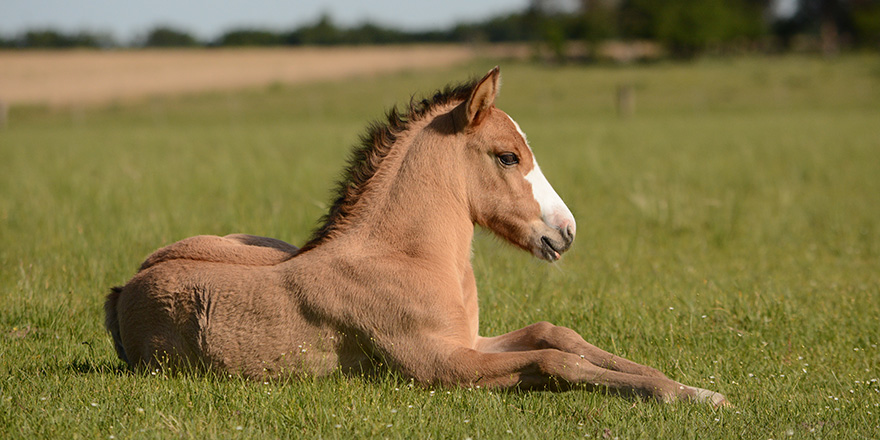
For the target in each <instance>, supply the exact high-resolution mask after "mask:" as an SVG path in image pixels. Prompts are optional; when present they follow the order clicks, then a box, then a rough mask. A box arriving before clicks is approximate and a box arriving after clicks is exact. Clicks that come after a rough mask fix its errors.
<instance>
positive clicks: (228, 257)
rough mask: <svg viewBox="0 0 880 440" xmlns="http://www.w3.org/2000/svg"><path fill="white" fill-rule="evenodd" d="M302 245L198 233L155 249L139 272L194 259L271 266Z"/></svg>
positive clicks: (251, 236)
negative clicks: (164, 263)
mask: <svg viewBox="0 0 880 440" xmlns="http://www.w3.org/2000/svg"><path fill="white" fill-rule="evenodd" d="M298 252H299V248H297V247H296V246H293V245H291V244H289V243H286V242H284V241H281V240H277V239H274V238H268V237H259V236H256V235H247V234H232V235H227V236H225V237H220V236H216V235H197V236H195V237H189V238H186V239H183V240H180V241H178V242H176V243H172V244H170V245H168V246H165V247H163V248H161V249H159V250H157V251H156V252H153V253H152V254H151V255H150V256H149V257H147V259H146V260H145V261H144V262H143V264H141V267H140V269H139V271H143V270H145V269H148V268H150V267H153V266H155V265H157V264H159V263H163V262H166V261H171V260H194V261H205V262H209V263H226V264H238V265H244V266H271V265H275V264H279V263H282V262H284V261H287V260H289V259H291V258H293V257H294V256H295V255H296V254H297V253H298Z"/></svg>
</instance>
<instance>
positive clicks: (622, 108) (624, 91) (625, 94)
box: [617, 84, 636, 118]
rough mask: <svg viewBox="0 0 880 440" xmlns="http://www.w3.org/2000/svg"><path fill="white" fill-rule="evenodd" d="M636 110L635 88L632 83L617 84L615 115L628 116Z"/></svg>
mask: <svg viewBox="0 0 880 440" xmlns="http://www.w3.org/2000/svg"><path fill="white" fill-rule="evenodd" d="M635 112H636V90H635V88H634V87H633V86H632V84H618V85H617V116H619V117H621V118H628V117H630V116H632V115H633V114H635Z"/></svg>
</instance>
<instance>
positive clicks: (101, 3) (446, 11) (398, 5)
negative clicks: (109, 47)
mask: <svg viewBox="0 0 880 440" xmlns="http://www.w3.org/2000/svg"><path fill="white" fill-rule="evenodd" d="M528 3H529V1H528V0H479V1H477V0H440V1H437V0H410V1H400V0H397V1H391V0H334V1H330V0H288V1H282V0H251V1H246V0H219V1H218V0H213V1H212V0H139V1H132V0H76V1H72V0H2V1H0V35H5V36H11V35H15V34H18V33H20V32H21V31H23V30H27V29H35V28H46V27H51V28H55V29H59V30H62V31H65V32H71V31H79V30H90V31H100V32H109V33H111V35H113V36H114V37H115V38H117V39H120V40H123V41H125V40H130V39H132V38H135V37H137V36H139V35H143V34H145V33H146V32H147V31H148V30H150V29H151V28H152V27H154V26H156V25H159V24H165V25H171V26H175V27H179V28H181V29H184V30H187V31H189V32H191V33H193V34H194V35H196V36H197V37H198V38H202V39H209V38H215V37H217V36H219V35H220V34H221V33H222V32H224V31H226V30H229V29H231V28H234V27H242V26H255V27H261V28H268V29H277V30H283V29H291V28H294V27H297V26H299V25H302V24H304V23H309V22H312V21H314V20H316V19H317V18H318V17H319V16H321V15H322V14H323V13H328V14H330V16H331V17H333V19H334V20H335V22H336V23H337V24H340V25H353V24H358V23H362V22H364V21H367V20H369V21H371V22H373V23H378V24H382V25H387V26H392V27H396V28H400V29H407V30H414V29H437V28H445V27H448V26H450V25H451V24H453V23H456V22H459V21H476V20H481V19H484V18H487V17H489V16H492V15H496V14H499V13H505V12H511V11H516V10H521V9H522V8H524V7H525V6H526V5H527V4H528Z"/></svg>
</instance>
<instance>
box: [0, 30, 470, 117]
mask: <svg viewBox="0 0 880 440" xmlns="http://www.w3.org/2000/svg"><path fill="white" fill-rule="evenodd" d="M477 55H478V50H477V49H475V48H473V47H468V46H453V45H413V46H380V47H375V46H374V47H341V48H279V49H252V48H248V49H181V50H122V51H93V50H75V51H0V101H3V102H5V103H6V104H11V105H17V104H46V105H50V106H71V105H73V106H77V105H89V104H100V103H107V102H111V101H117V100H130V99H137V98H143V97H146V96H154V95H168V94H178V93H192V92H201V91H209V90H223V89H234V88H242V87H253V86H259V85H262V84H270V83H273V82H284V83H297V82H304V81H313V80H319V79H339V78H345V77H351V76H361V75H371V74H380V73H389V72H395V71H401V70H407V69H426V68H432V67H446V66H450V65H453V64H456V63H460V62H463V61H466V60H469V59H471V58H473V57H475V56H477Z"/></svg>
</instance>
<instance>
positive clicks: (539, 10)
mask: <svg viewBox="0 0 880 440" xmlns="http://www.w3.org/2000/svg"><path fill="white" fill-rule="evenodd" d="M793 1H794V2H795V3H793V5H794V6H796V7H795V8H794V10H793V11H788V12H787V13H784V14H783V13H781V12H780V11H778V10H776V5H777V3H776V2H774V1H772V0H580V1H579V2H571V1H562V0H532V1H531V3H530V4H529V6H528V7H527V8H526V9H524V10H522V11H518V12H514V13H510V14H505V15H500V16H496V17H492V18H489V19H487V20H484V21H481V22H474V23H460V24H457V25H454V26H452V27H450V28H448V29H442V30H428V31H403V30H398V29H392V28H388V27H383V26H379V25H376V24H372V23H364V24H361V25H357V26H353V27H342V26H339V25H337V24H336V23H334V21H333V20H332V18H331V17H330V16H328V15H324V16H322V17H320V18H319V19H317V20H316V21H314V22H312V23H309V24H306V25H303V26H300V27H298V28H295V29H292V30H289V31H275V30H267V29H259V28H239V29H232V30H229V31H227V32H224V33H223V34H221V35H220V36H218V37H217V38H215V39H212V40H210V41H202V40H199V39H198V38H196V37H194V36H193V35H192V34H191V33H189V32H187V31H186V30H183V29H177V28H173V27H169V26H159V27H156V28H154V29H152V30H150V31H149V32H148V33H147V34H146V35H144V36H143V37H141V38H138V39H137V40H136V41H134V42H130V43H128V44H123V43H120V42H119V41H116V40H115V39H114V38H113V37H112V36H111V35H109V34H101V33H94V32H87V31H83V32H77V33H64V32H61V31H58V30H52V29H37V30H29V31H26V32H23V33H21V34H20V35H16V36H12V37H8V38H3V37H0V47H2V48H52V49H62V48H115V47H145V48H150V47H237V46H305V45H311V46H326V45H370V44H402V43H432V42H447V43H462V42H492V43H496V42H539V43H541V44H542V45H544V46H545V47H547V48H549V49H550V52H551V53H553V54H555V55H556V56H559V57H564V56H565V53H566V47H567V45H569V44H571V42H582V43H584V44H586V45H587V46H588V47H589V46H590V45H595V44H596V43H598V42H601V41H606V40H619V41H633V40H639V41H653V42H656V43H658V44H660V45H662V46H663V47H665V48H666V49H667V50H668V51H669V52H670V53H671V54H673V55H676V56H685V57H686V56H693V55H696V54H699V53H702V52H705V51H711V50H715V51H718V50H721V51H723V50H738V49H745V50H787V49H792V48H797V47H798V46H799V45H800V46H804V47H807V48H810V47H811V48H814V49H816V50H824V51H836V50H840V49H841V48H859V47H868V48H874V49H877V48H880V0H793Z"/></svg>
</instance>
